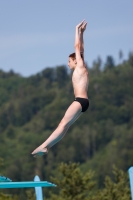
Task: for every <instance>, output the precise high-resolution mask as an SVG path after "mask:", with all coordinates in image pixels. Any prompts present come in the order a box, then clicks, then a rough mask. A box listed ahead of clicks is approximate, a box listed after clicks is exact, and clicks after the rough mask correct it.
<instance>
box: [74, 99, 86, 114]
mask: <svg viewBox="0 0 133 200" xmlns="http://www.w3.org/2000/svg"><path fill="white" fill-rule="evenodd" d="M74 101H77V102H79V103H80V104H81V106H82V112H85V111H86V110H87V109H88V108H89V100H88V99H85V98H81V97H76V98H75V99H74Z"/></svg>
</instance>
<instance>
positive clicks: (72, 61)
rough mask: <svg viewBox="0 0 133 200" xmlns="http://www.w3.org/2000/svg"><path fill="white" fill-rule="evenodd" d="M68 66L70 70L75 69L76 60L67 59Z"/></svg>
mask: <svg viewBox="0 0 133 200" xmlns="http://www.w3.org/2000/svg"><path fill="white" fill-rule="evenodd" d="M68 66H69V68H70V69H75V67H76V60H73V59H72V58H70V57H69V58H68Z"/></svg>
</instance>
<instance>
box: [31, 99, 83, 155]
mask: <svg viewBox="0 0 133 200" xmlns="http://www.w3.org/2000/svg"><path fill="white" fill-rule="evenodd" d="M81 111H82V107H81V105H80V103H79V102H77V101H74V102H73V103H72V104H71V105H70V106H69V108H68V109H67V111H66V113H65V115H64V117H63V119H62V120H61V122H60V124H59V125H58V127H57V128H56V129H55V131H54V132H53V133H52V134H51V135H50V136H49V138H48V139H47V140H46V141H45V142H44V143H43V144H42V145H40V146H39V147H38V148H36V149H35V150H34V151H33V152H32V155H43V154H45V153H47V152H48V149H49V148H51V147H52V146H53V145H54V144H56V143H57V142H59V141H60V140H61V139H62V138H63V137H64V135H65V133H66V132H67V130H68V129H69V127H70V126H71V125H72V124H73V123H74V122H75V121H76V120H77V119H78V118H79V116H80V115H81V114H82V112H81Z"/></svg>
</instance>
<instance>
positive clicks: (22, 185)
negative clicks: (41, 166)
mask: <svg viewBox="0 0 133 200" xmlns="http://www.w3.org/2000/svg"><path fill="white" fill-rule="evenodd" d="M32 187H56V185H55V184H53V183H49V182H47V181H25V182H0V189H1V188H32Z"/></svg>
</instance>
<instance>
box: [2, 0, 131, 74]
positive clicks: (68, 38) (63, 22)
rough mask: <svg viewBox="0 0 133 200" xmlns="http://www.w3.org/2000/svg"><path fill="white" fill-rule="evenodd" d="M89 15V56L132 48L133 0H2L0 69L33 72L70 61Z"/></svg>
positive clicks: (87, 44) (20, 72)
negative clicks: (77, 32) (81, 24)
mask: <svg viewBox="0 0 133 200" xmlns="http://www.w3.org/2000/svg"><path fill="white" fill-rule="evenodd" d="M83 19H86V21H88V25H87V29H86V32H85V35H84V40H85V60H86V61H87V63H88V64H89V66H91V65H92V62H93V60H95V59H97V57H98V56H100V57H101V58H102V60H103V61H105V60H106V56H107V55H111V56H113V57H114V59H115V61H116V63H117V62H118V61H119V56H118V53H119V50H122V51H123V54H124V59H127V58H128V53H129V51H133V0H111V1H109V0H82V1H81V0H80V1H79V0H73V1H72V0H67V1H65V0H22V1H21V0H10V1H9V0H0V69H3V70H4V71H9V70H10V69H13V70H14V71H15V72H17V73H19V74H21V75H22V76H26V77H27V76H30V75H32V74H36V73H37V72H40V71H41V70H43V69H44V68H45V67H54V66H57V65H62V64H65V65H67V62H68V55H69V54H70V53H72V52H73V51H74V34H75V26H76V25H77V24H78V23H79V22H80V21H82V20H83Z"/></svg>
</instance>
